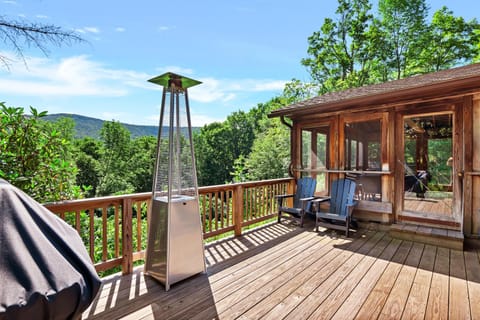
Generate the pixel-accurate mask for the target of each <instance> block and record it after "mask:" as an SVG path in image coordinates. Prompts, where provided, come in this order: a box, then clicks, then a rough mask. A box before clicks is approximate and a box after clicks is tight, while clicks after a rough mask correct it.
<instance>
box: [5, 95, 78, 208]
mask: <svg viewBox="0 0 480 320" xmlns="http://www.w3.org/2000/svg"><path fill="white" fill-rule="evenodd" d="M30 111H31V114H32V115H31V116H26V115H25V114H24V110H23V108H15V107H7V106H6V105H5V104H4V103H0V124H1V125H0V178H3V179H6V180H7V181H9V182H10V183H12V184H13V185H15V186H17V187H19V188H20V189H22V190H23V191H25V192H26V193H28V194H29V195H30V196H31V197H33V198H34V199H35V200H37V201H39V202H51V201H59V200H65V199H74V198H78V197H81V196H82V192H81V189H80V188H78V187H77V186H76V184H75V175H76V173H77V168H76V166H75V163H74V162H73V161H72V159H71V144H70V141H69V140H68V139H65V138H64V136H62V134H61V131H63V132H64V135H65V136H67V137H68V136H73V133H72V132H71V131H69V130H71V128H72V127H71V126H70V127H68V126H67V127H63V128H61V129H59V128H58V127H57V124H55V123H50V122H46V121H41V118H42V117H44V116H45V115H46V114H47V112H46V111H44V112H38V111H37V110H36V109H35V108H32V107H30ZM66 123H68V122H66V121H61V122H60V124H66Z"/></svg>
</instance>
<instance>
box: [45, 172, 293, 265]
mask: <svg viewBox="0 0 480 320" xmlns="http://www.w3.org/2000/svg"><path fill="white" fill-rule="evenodd" d="M293 187H294V180H293V179H290V178H286V179H274V180H265V181H256V182H247V183H235V184H226V185H218V186H208V187H201V188H199V196H200V198H199V204H200V215H201V219H202V222H203V234H204V239H208V238H212V237H215V236H219V235H223V234H228V233H229V232H230V233H232V234H234V235H235V236H239V235H241V234H242V228H243V227H246V226H249V225H251V224H254V223H257V222H261V221H264V220H266V219H269V218H272V217H274V216H275V213H276V212H277V208H276V206H277V205H276V202H275V197H274V196H275V195H278V194H284V193H291V192H292V191H293ZM150 199H151V193H150V192H146V193H137V194H129V195H121V196H110V197H100V198H91V199H81V200H73V201H64V202H59V203H49V204H45V207H47V208H48V209H49V210H51V211H52V212H54V213H56V214H58V215H59V216H60V217H61V218H62V219H64V220H65V221H67V222H68V223H69V224H71V225H72V226H73V227H74V228H75V229H76V230H77V232H78V233H79V235H80V236H81V238H82V239H83V241H84V243H85V246H86V248H87V251H88V252H89V254H90V258H91V259H92V261H93V263H94V264H95V268H96V270H97V271H98V272H102V271H107V270H112V269H114V268H118V267H120V266H121V269H122V272H123V273H124V274H128V273H131V272H132V270H133V265H134V262H135V261H139V260H143V259H144V255H145V244H146V237H147V230H148V228H147V221H148V215H149V214H150V202H151V201H150ZM114 270H116V269H114Z"/></svg>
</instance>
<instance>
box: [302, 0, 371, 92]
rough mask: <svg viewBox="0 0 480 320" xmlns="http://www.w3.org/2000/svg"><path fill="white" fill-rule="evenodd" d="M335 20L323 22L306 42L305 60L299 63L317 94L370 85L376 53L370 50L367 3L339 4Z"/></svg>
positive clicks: (351, 0)
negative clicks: (306, 56)
mask: <svg viewBox="0 0 480 320" xmlns="http://www.w3.org/2000/svg"><path fill="white" fill-rule="evenodd" d="M338 4H339V5H338V8H337V11H336V14H337V18H338V19H337V20H333V19H331V18H326V19H325V20H324V23H323V25H322V27H321V28H320V30H319V31H316V32H314V33H313V34H312V35H311V36H310V37H309V38H308V44H309V46H308V50H307V53H308V55H309V57H308V58H305V59H302V64H303V65H304V66H306V67H307V69H308V70H309V72H310V75H311V77H312V79H313V80H314V81H315V82H316V83H318V84H319V85H320V93H325V92H330V91H336V90H341V89H346V88H349V87H358V86H362V85H364V84H367V83H369V82H370V80H369V75H370V69H371V65H372V62H373V61H374V54H375V51H374V50H372V48H371V47H370V43H371V42H370V41H369V36H370V35H369V26H370V25H371V24H372V22H373V16H372V14H370V13H369V11H370V9H371V5H370V3H369V1H368V0H339V1H338Z"/></svg>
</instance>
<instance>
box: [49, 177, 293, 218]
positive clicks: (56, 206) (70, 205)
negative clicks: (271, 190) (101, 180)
mask: <svg viewBox="0 0 480 320" xmlns="http://www.w3.org/2000/svg"><path fill="white" fill-rule="evenodd" d="M292 179H293V178H280V179H270V180H260V181H250V182H239V183H231V184H221V185H215V186H204V187H199V188H198V191H199V193H207V192H215V191H222V190H233V189H234V188H236V187H237V186H243V187H246V188H248V187H257V186H265V185H271V184H276V183H284V182H285V183H286V182H289V181H291V180H292ZM151 196H152V193H151V192H142V193H134V194H124V195H119V196H106V197H96V198H87V199H78V200H66V201H61V202H51V203H45V204H44V206H45V207H47V208H48V209H50V210H62V209H64V208H67V209H76V208H79V207H85V205H86V204H88V206H90V207H99V206H104V205H107V206H108V205H116V204H121V203H122V201H123V200H124V199H131V200H146V199H149V198H150V197H151Z"/></svg>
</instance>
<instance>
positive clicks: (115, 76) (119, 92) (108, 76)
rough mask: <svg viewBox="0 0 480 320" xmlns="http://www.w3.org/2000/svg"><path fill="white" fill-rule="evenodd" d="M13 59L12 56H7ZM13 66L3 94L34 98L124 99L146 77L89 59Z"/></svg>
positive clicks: (2, 81)
mask: <svg viewBox="0 0 480 320" xmlns="http://www.w3.org/2000/svg"><path fill="white" fill-rule="evenodd" d="M2 55H5V53H2ZM9 56H12V55H11V54H10V55H8V54H7V57H9ZM11 60H12V61H13V63H12V64H11V65H10V71H9V72H6V71H4V72H5V74H4V75H3V76H2V77H1V79H0V92H3V93H6V94H21V95H35V96H112V97H118V96H124V95H127V94H128V92H129V90H130V89H131V87H133V86H136V87H141V85H142V84H143V83H144V82H145V79H146V78H147V77H148V75H147V74H143V73H138V72H134V71H130V70H116V69H109V68H107V67H105V66H104V65H102V64H100V63H98V62H94V61H92V60H90V59H89V57H87V56H73V57H69V58H65V59H62V60H60V61H54V60H50V59H47V58H30V57H26V63H27V66H28V69H26V68H25V65H24V64H23V63H22V62H21V61H16V59H15V58H14V56H12V59H11Z"/></svg>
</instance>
